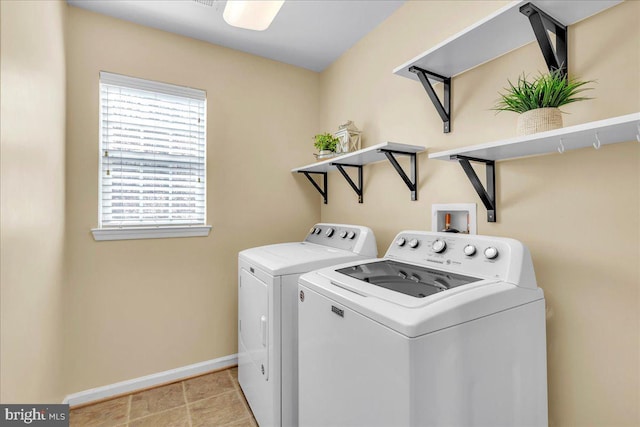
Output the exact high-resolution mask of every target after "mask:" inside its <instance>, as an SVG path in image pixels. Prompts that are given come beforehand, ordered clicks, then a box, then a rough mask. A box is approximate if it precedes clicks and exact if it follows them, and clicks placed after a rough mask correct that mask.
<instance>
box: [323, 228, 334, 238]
mask: <svg viewBox="0 0 640 427" xmlns="http://www.w3.org/2000/svg"><path fill="white" fill-rule="evenodd" d="M334 231H335V230H334V229H333V228H328V229H327V232H326V233H324V234H326V235H327V237H331V236H333V232H334Z"/></svg>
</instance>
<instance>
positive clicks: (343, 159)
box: [291, 142, 426, 172]
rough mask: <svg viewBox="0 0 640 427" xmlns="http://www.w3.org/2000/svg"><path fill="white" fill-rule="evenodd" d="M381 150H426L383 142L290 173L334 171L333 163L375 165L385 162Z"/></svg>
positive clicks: (416, 151) (292, 170) (414, 146)
mask: <svg viewBox="0 0 640 427" xmlns="http://www.w3.org/2000/svg"><path fill="white" fill-rule="evenodd" d="M381 150H388V151H397V152H404V153H420V152H422V151H424V150H426V148H425V147H420V146H418V145H408V144H398V143H397V142H384V143H382V144H378V145H374V146H372V147H367V148H363V149H362V150H358V151H354V152H353V153H347V154H345V155H343V156H338V157H332V158H330V159H328V160H323V161H321V162H317V163H312V164H310V165H307V166H302V167H299V168H295V169H291V172H329V171H331V170H335V169H336V166H335V163H341V164H349V165H366V164H369V163H376V162H381V161H383V160H387V157H386V156H385V154H384V152H383V151H381Z"/></svg>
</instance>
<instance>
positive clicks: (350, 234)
mask: <svg viewBox="0 0 640 427" xmlns="http://www.w3.org/2000/svg"><path fill="white" fill-rule="evenodd" d="M304 241H305V242H309V243H315V244H317V245H323V246H329V247H332V248H336V249H343V250H347V251H351V252H354V253H357V254H359V255H362V256H367V257H372V258H373V257H376V256H377V254H378V248H377V245H376V239H375V237H374V235H373V231H371V229H370V228H369V227H363V226H359V225H348V224H328V223H320V224H316V225H314V226H313V227H311V229H310V230H309V233H308V234H307V237H306V238H305V239H304Z"/></svg>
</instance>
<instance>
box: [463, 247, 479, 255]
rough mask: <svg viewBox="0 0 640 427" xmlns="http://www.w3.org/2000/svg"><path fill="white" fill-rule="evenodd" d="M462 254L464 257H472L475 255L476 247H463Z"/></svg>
mask: <svg viewBox="0 0 640 427" xmlns="http://www.w3.org/2000/svg"><path fill="white" fill-rule="evenodd" d="M464 254H465V255H466V256H473V255H475V254H476V247H475V246H473V245H467V246H465V247H464Z"/></svg>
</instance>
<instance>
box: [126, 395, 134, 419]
mask: <svg viewBox="0 0 640 427" xmlns="http://www.w3.org/2000/svg"><path fill="white" fill-rule="evenodd" d="M132 401H133V393H131V394H130V395H129V399H127V426H129V421H130V418H131V402H132Z"/></svg>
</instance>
